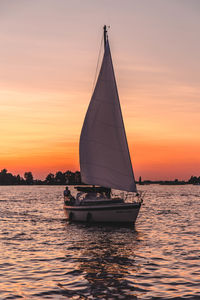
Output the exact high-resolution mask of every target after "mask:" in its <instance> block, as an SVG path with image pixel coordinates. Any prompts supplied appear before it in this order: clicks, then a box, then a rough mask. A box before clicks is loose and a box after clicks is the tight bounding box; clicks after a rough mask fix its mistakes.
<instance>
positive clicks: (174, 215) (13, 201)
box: [0, 186, 200, 300]
mask: <svg viewBox="0 0 200 300" xmlns="http://www.w3.org/2000/svg"><path fill="white" fill-rule="evenodd" d="M142 189H146V190H147V193H146V199H145V203H144V205H143V207H142V209H141V212H140V214H139V217H138V220H137V223H136V227H135V228H134V227H125V226H123V227H117V226H108V225H105V226H103V225H96V226H87V225H84V224H69V223H68V222H67V221H66V220H65V218H64V213H63V210H62V201H63V199H62V190H63V187H59V186H56V187H49V186H48V187H45V186H43V187H42V186H41V187H36V186H35V187H28V186H27V187H26V186H25V187H0V206H1V209H0V226H1V232H0V243H1V252H0V276H1V277H0V299H17V298H23V299H138V300H139V299H165V300H167V299H200V288H199V286H200V268H199V249H200V233H199V225H200V224H199V223H200V221H199V213H200V188H199V186H183V187H181V186H177V187H175V186H173V187H167V186H142Z"/></svg>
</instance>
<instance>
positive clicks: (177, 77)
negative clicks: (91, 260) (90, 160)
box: [0, 0, 200, 180]
mask: <svg viewBox="0 0 200 300" xmlns="http://www.w3.org/2000/svg"><path fill="white" fill-rule="evenodd" d="M104 24H107V25H110V29H109V32H108V35H109V41H110V47H111V52H112V57H113V63H114V68H115V75H116V79H117V84H118V90H119V96H120V102H121V107H122V112H123V117H124V123H125V127H126V133H127V138H128V143H129V148H130V153H131V159H132V163H133V167H134V172H135V176H136V179H138V177H139V176H142V178H143V179H152V180H153V179H175V178H179V179H189V177H190V176H191V175H196V176H200V39H199V35H200V1H199V0H124V1H122V0H101V1H99V0H84V1H83V0H32V1H31V0H29V1H27V0H15V1H13V0H1V1H0V132H1V139H0V169H3V168H6V169H7V170H8V171H9V172H12V173H13V174H18V173H20V174H21V175H23V174H24V172H25V171H32V172H33V175H34V177H35V178H42V179H43V178H44V177H45V176H46V175H47V174H48V173H49V172H53V173H54V172H56V171H58V170H61V171H66V170H68V169H69V170H72V171H75V170H79V154H78V144H79V135H80V131H81V127H82V124H83V120H84V117H85V113H86V110H87V107H88V104H89V101H90V98H91V93H92V90H93V82H94V78H95V70H96V65H97V58H98V53H99V48H100V42H101V38H102V32H103V31H102V28H103V25H104Z"/></svg>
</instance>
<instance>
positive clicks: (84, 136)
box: [79, 38, 137, 192]
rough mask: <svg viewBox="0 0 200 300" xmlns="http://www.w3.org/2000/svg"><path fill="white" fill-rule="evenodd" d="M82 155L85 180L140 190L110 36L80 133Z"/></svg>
mask: <svg viewBox="0 0 200 300" xmlns="http://www.w3.org/2000/svg"><path fill="white" fill-rule="evenodd" d="M79 154H80V169H81V177H82V181H83V182H84V183H87V184H92V185H100V186H104V187H110V188H114V189H118V190H124V191H129V192H136V191H137V189H136V184H135V179H134V174H133V169H132V164H131V159H130V154H129V149H128V144H127V139H126V133H125V128H124V123H123V118H122V113H121V108H120V103H119V96H118V91H117V85H116V81H115V75H114V69H113V64H112V58H111V53H110V47H109V42H108V39H107V38H106V43H105V51H104V57H103V61H102V65H101V69H100V73H99V76H98V79H97V82H96V86H95V89H94V93H93V95H92V98H91V101H90V104H89V107H88V110H87V114H86V117H85V120H84V124H83V128H82V132H81V136H80V144H79Z"/></svg>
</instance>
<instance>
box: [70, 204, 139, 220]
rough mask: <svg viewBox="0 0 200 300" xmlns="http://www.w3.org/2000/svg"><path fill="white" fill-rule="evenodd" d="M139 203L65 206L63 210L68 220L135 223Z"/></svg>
mask: <svg viewBox="0 0 200 300" xmlns="http://www.w3.org/2000/svg"><path fill="white" fill-rule="evenodd" d="M140 206H141V203H121V204H117V205H116V204H114V205H95V206H94V205H93V206H67V205H65V204H64V211H65V214H66V217H67V219H68V220H69V221H77V222H100V223H102V222H103V223H104V222H105V223H107V222H111V223H135V221H136V219H137V216H138V213H139V210H140Z"/></svg>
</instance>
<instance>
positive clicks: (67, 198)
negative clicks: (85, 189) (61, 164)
mask: <svg viewBox="0 0 200 300" xmlns="http://www.w3.org/2000/svg"><path fill="white" fill-rule="evenodd" d="M64 199H65V200H64V201H65V204H67V205H73V204H74V202H75V198H74V197H73V196H72V195H71V192H70V190H69V189H68V187H67V186H66V188H65V190H64Z"/></svg>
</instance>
